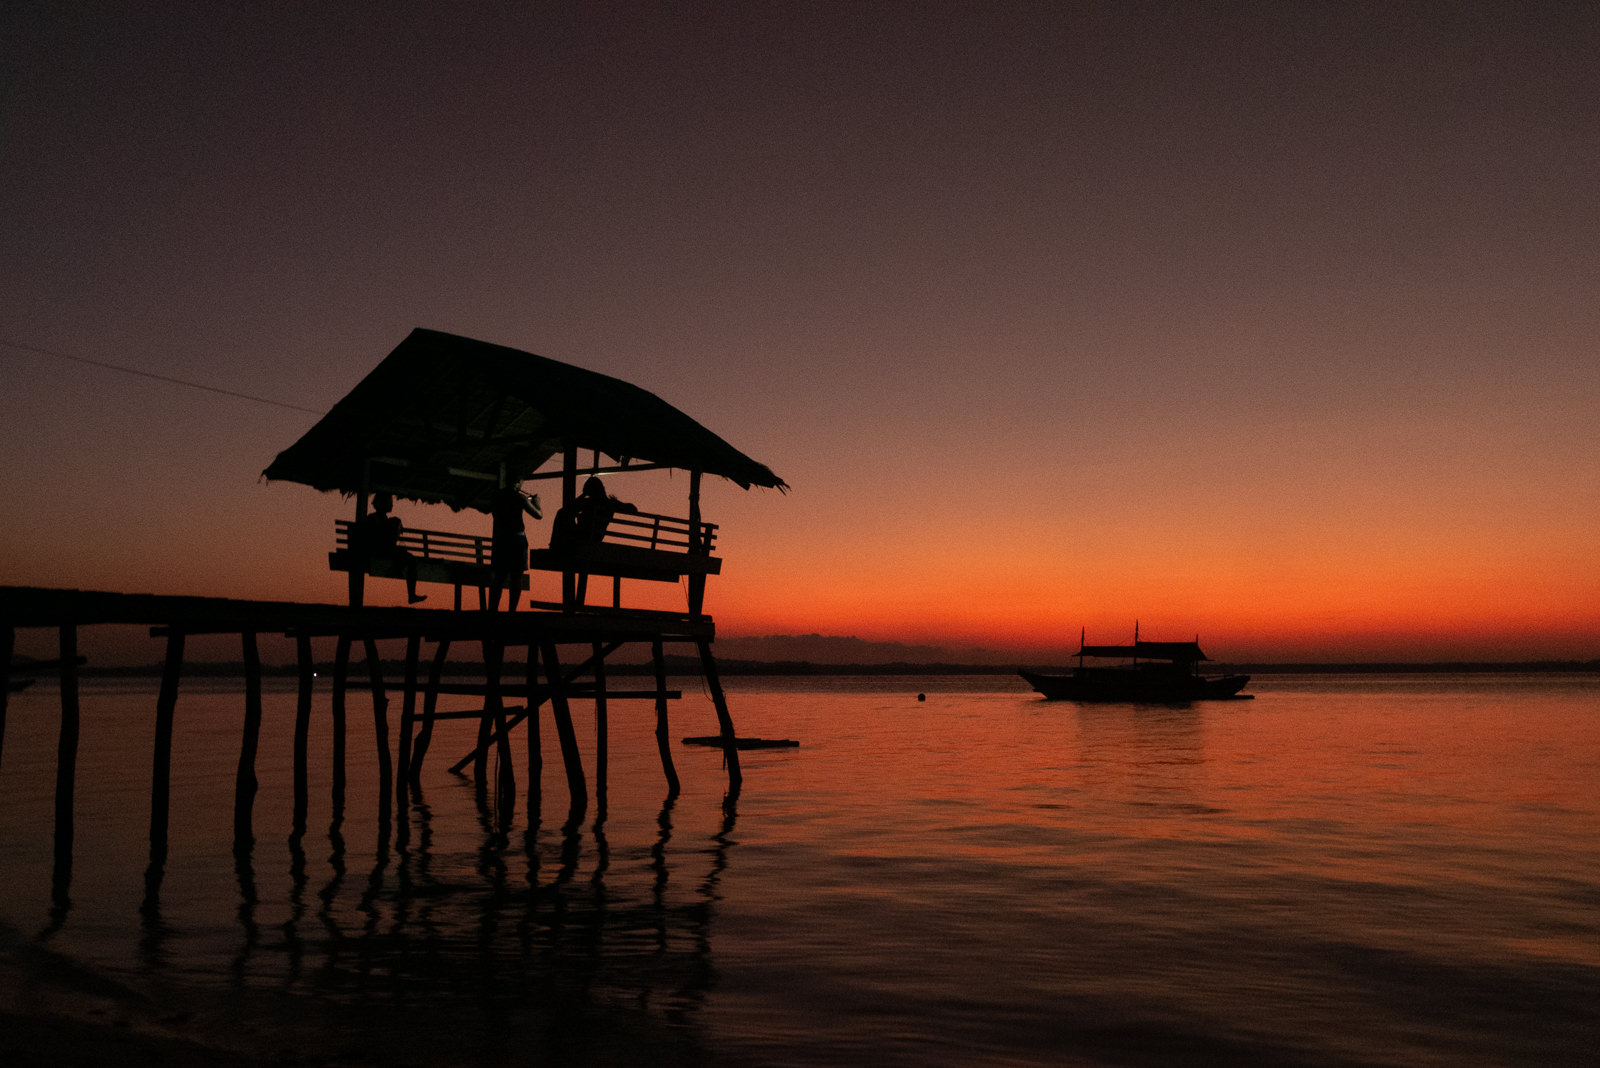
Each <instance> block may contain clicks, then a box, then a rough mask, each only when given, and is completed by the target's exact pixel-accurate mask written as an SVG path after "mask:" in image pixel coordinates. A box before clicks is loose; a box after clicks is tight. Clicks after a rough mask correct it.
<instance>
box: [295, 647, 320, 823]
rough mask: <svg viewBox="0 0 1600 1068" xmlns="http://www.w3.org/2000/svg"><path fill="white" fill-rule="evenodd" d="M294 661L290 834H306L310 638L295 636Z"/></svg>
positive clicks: (311, 664)
mask: <svg viewBox="0 0 1600 1068" xmlns="http://www.w3.org/2000/svg"><path fill="white" fill-rule="evenodd" d="M294 648H295V662H296V665H297V666H298V668H299V674H300V688H299V692H298V695H297V697H296V700H295V707H294V824H293V828H294V829H293V832H292V833H293V834H294V835H302V834H305V833H306V792H307V789H308V781H309V776H308V775H307V773H306V747H307V743H308V740H309V738H310V734H311V691H312V687H313V685H314V683H313V679H314V677H315V675H316V664H315V663H314V662H313V661H312V659H311V635H309V634H306V633H305V632H303V631H302V632H301V633H299V634H296V635H295V638H294Z"/></svg>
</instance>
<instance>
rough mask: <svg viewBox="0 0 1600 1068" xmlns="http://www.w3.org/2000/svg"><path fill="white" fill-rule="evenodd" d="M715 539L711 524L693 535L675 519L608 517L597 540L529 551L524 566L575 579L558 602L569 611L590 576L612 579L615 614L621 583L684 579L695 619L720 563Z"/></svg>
mask: <svg viewBox="0 0 1600 1068" xmlns="http://www.w3.org/2000/svg"><path fill="white" fill-rule="evenodd" d="M696 534H698V536H697V537H694V536H692V535H696ZM716 539H717V525H716V524H715V523H706V522H701V523H700V524H699V529H698V531H696V529H695V526H694V525H693V524H692V523H691V522H690V521H689V520H687V519H682V518H679V517H677V516H670V515H657V514H655V513H653V512H620V513H618V514H617V515H615V516H613V517H612V519H611V522H610V523H609V524H608V525H607V526H606V530H605V534H604V536H603V537H602V538H601V540H599V541H582V540H578V539H573V540H572V541H571V542H569V543H568V544H566V545H554V546H552V547H550V548H548V549H534V550H533V551H532V552H530V553H529V554H528V564H529V566H530V567H532V568H535V569H536V570H540V571H559V572H562V573H563V574H564V575H569V576H574V577H575V578H576V582H569V583H566V584H564V588H563V593H562V601H563V603H564V604H565V605H567V606H568V607H575V606H577V605H580V604H582V603H583V594H584V587H585V585H586V583H585V582H584V579H585V578H586V577H587V576H589V575H607V576H609V577H610V578H611V579H612V594H611V603H612V607H614V608H620V607H621V602H622V580H623V579H625V578H626V579H643V580H645V581H647V582H677V581H678V580H679V579H681V578H683V577H684V576H688V578H689V581H690V593H689V606H690V611H691V613H693V614H696V615H698V614H699V611H700V599H701V595H702V593H703V591H704V588H705V577H706V576H707V575H716V574H720V573H721V571H722V561H721V560H720V559H718V558H717V557H715V556H712V555H711V550H712V548H713V547H714V546H715V545H716Z"/></svg>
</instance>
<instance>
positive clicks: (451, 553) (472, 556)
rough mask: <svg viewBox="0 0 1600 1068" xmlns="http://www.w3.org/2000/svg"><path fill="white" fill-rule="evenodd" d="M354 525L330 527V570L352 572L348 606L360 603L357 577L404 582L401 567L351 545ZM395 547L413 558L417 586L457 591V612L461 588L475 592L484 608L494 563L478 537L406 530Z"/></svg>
mask: <svg viewBox="0 0 1600 1068" xmlns="http://www.w3.org/2000/svg"><path fill="white" fill-rule="evenodd" d="M355 525H356V524H355V523H354V521H352V520H349V519H335V520H334V521H333V531H334V542H335V544H336V546H337V547H336V548H335V549H334V551H333V552H331V553H329V554H328V567H329V569H330V570H333V571H348V572H351V576H352V580H351V594H352V596H351V601H352V603H355V602H356V600H357V599H358V597H359V594H358V593H357V592H356V590H357V585H356V581H355V579H356V577H357V576H358V575H361V574H367V575H373V576H376V577H379V578H400V579H403V578H405V568H404V566H403V565H402V564H401V563H400V562H398V561H396V560H393V559H390V558H387V557H382V556H377V557H373V556H367V555H366V554H364V553H362V552H361V551H360V550H359V548H357V547H355V546H353V545H352V544H351V532H352V531H353V530H354V528H355ZM396 546H397V547H398V548H400V549H403V550H404V551H406V552H408V553H410V554H411V556H412V557H413V558H414V559H415V560H416V561H417V581H418V582H442V583H445V584H447V585H451V586H454V587H455V606H456V607H457V608H460V607H461V588H462V587H463V586H472V587H476V588H477V590H478V607H479V608H483V607H485V606H486V602H487V597H486V595H485V591H486V590H487V589H488V588H489V587H490V586H492V585H493V582H494V572H493V569H492V567H491V565H492V564H493V562H494V558H493V551H492V543H491V540H490V539H489V538H488V537H486V536H484V535H481V534H458V533H456V532H454V531H449V530H422V529H419V528H415V527H407V528H405V529H403V530H402V531H401V532H400V537H399V539H398V540H397V541H396ZM520 571H521V569H520V568H519V569H518V573H517V574H515V575H514V576H513V581H515V582H517V583H519V585H520V588H521V589H524V590H525V589H527V588H528V576H527V575H525V574H521V573H520Z"/></svg>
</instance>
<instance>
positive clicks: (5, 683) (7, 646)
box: [0, 624, 17, 765]
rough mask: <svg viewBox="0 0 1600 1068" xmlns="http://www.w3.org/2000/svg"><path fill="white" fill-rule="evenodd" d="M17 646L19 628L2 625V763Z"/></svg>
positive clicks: (0, 713)
mask: <svg viewBox="0 0 1600 1068" xmlns="http://www.w3.org/2000/svg"><path fill="white" fill-rule="evenodd" d="M16 648H17V629H16V628H15V627H13V626H11V625H9V624H6V625H4V626H0V765H3V764H4V762H5V761H4V758H5V748H6V699H7V697H8V696H9V695H10V693H11V654H12V653H13V652H14V651H15V650H16Z"/></svg>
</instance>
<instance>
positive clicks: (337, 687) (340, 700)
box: [332, 634, 350, 826]
mask: <svg viewBox="0 0 1600 1068" xmlns="http://www.w3.org/2000/svg"><path fill="white" fill-rule="evenodd" d="M349 681H350V636H349V635H348V634H341V635H339V640H338V642H337V643H336V644H335V645H334V650H333V714H332V727H333V791H332V796H333V822H334V824H335V825H336V826H337V825H338V823H339V821H340V820H342V819H343V818H344V699H345V690H346V688H347V687H348V685H349Z"/></svg>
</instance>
